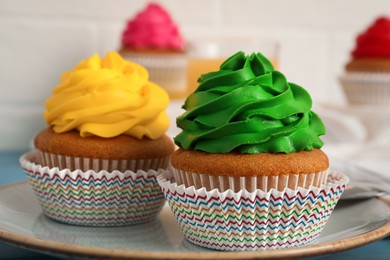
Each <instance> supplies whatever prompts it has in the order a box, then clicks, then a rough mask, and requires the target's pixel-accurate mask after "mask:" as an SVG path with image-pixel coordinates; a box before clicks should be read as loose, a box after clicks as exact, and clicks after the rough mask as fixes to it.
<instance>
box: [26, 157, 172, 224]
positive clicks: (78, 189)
mask: <svg viewBox="0 0 390 260" xmlns="http://www.w3.org/2000/svg"><path fill="white" fill-rule="evenodd" d="M35 162H36V153H35V152H34V151H33V152H29V153H27V154H24V155H23V156H22V157H21V158H20V163H21V166H22V168H23V169H24V171H25V172H26V174H27V176H28V180H29V182H30V184H31V186H32V188H33V190H34V193H35V195H36V197H37V198H38V201H39V203H40V205H41V207H42V210H43V212H44V213H45V215H46V216H48V217H50V218H52V219H54V220H57V221H60V222H63V223H67V224H74V225H85V226H120V225H129V224H138V223H144V222H148V221H151V220H153V219H154V218H155V217H156V216H157V214H158V212H159V211H160V210H161V208H162V206H163V204H164V201H165V200H164V195H163V193H162V192H161V189H160V187H159V185H158V183H157V175H158V174H161V172H163V171H164V170H162V169H161V170H159V171H155V170H149V171H142V170H139V171H137V172H133V171H125V172H120V171H112V172H108V171H104V170H102V171H99V172H95V171H93V170H89V171H82V170H75V171H71V170H69V169H63V170H59V169H58V168H57V167H53V168H49V167H43V166H41V165H39V164H36V163H35Z"/></svg>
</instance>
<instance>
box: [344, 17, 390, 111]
mask: <svg viewBox="0 0 390 260" xmlns="http://www.w3.org/2000/svg"><path fill="white" fill-rule="evenodd" d="M351 56H352V57H351V59H350V61H349V62H348V63H347V64H346V66H345V70H346V72H345V73H344V75H342V76H341V78H340V81H341V84H342V87H343V89H344V92H345V95H346V97H347V100H348V102H349V103H350V104H353V105H389V104H390V18H388V17H380V18H378V19H377V20H376V21H375V22H374V23H373V24H372V25H370V26H369V27H368V29H367V30H365V31H364V32H363V33H361V34H360V35H359V36H358V37H357V39H356V46H355V49H354V50H353V51H352V55H351Z"/></svg>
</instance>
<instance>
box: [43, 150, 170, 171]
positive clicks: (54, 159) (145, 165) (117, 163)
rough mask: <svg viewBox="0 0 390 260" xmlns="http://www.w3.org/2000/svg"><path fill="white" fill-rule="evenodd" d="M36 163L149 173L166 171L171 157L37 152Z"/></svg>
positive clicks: (85, 168)
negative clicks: (74, 154) (143, 157)
mask: <svg viewBox="0 0 390 260" xmlns="http://www.w3.org/2000/svg"><path fill="white" fill-rule="evenodd" d="M36 153H37V154H36V157H35V158H36V162H37V163H38V164H40V165H44V166H48V167H49V168H54V167H58V168H60V169H70V170H71V171H74V170H82V171H88V170H93V171H95V172H98V171H101V170H104V171H108V172H112V171H115V170H117V171H121V172H125V171H127V170H129V171H133V172H136V171H139V170H143V171H148V170H150V169H151V170H156V171H157V170H158V169H165V168H166V167H167V166H168V163H169V160H170V156H165V157H159V158H150V159H137V160H126V159H118V160H114V159H94V158H88V157H82V158H81V157H73V156H67V155H61V154H53V153H48V152H44V151H41V150H38V149H37V150H36Z"/></svg>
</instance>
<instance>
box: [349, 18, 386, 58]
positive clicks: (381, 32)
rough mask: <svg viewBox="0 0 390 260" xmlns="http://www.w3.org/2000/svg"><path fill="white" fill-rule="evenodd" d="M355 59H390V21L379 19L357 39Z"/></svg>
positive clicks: (354, 52) (354, 51) (353, 54)
mask: <svg viewBox="0 0 390 260" xmlns="http://www.w3.org/2000/svg"><path fill="white" fill-rule="evenodd" d="M352 56H353V57H355V58H381V57H383V58H390V19H389V18H387V17H380V18H378V19H377V20H376V21H375V22H374V23H373V24H372V25H371V26H370V27H369V28H368V29H367V30H366V31H365V32H363V33H362V34H360V35H359V36H358V37H357V39H356V47H355V49H354V50H353V52H352Z"/></svg>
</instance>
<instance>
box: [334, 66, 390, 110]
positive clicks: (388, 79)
mask: <svg viewBox="0 0 390 260" xmlns="http://www.w3.org/2000/svg"><path fill="white" fill-rule="evenodd" d="M340 82H341V85H342V88H343V90H344V93H345V95H346V97H347V99H348V102H349V103H350V104H355V105H390V73H385V72H377V73H374V72H371V73H370V72H348V73H345V74H344V75H343V76H341V77H340Z"/></svg>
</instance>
